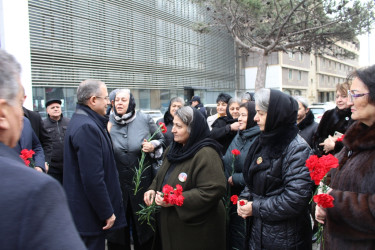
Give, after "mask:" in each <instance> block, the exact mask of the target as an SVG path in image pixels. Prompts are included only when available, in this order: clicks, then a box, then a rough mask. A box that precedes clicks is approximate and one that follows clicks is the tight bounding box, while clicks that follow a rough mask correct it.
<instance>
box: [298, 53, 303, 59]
mask: <svg viewBox="0 0 375 250" xmlns="http://www.w3.org/2000/svg"><path fill="white" fill-rule="evenodd" d="M298 58H299V60H300V61H302V59H303V57H302V53H301V52H300V53H299V55H298Z"/></svg>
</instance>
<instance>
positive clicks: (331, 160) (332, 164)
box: [319, 154, 339, 172]
mask: <svg viewBox="0 0 375 250" xmlns="http://www.w3.org/2000/svg"><path fill="white" fill-rule="evenodd" d="M319 163H320V164H321V165H322V166H324V167H325V168H326V170H327V172H328V171H329V170H330V169H331V168H337V166H338V165H339V160H338V159H337V158H336V157H334V156H333V155H331V154H329V155H323V156H322V157H320V158H319Z"/></svg>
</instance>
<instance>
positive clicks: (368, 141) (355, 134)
mask: <svg viewBox="0 0 375 250" xmlns="http://www.w3.org/2000/svg"><path fill="white" fill-rule="evenodd" d="M343 143H344V145H345V146H346V147H348V148H349V149H350V150H352V151H361V150H369V149H374V148H375V124H373V125H372V126H370V127H368V126H367V125H365V124H363V123H362V122H359V121H356V122H355V123H353V125H352V126H351V127H350V128H349V129H348V131H347V132H346V133H345V137H344V141H343Z"/></svg>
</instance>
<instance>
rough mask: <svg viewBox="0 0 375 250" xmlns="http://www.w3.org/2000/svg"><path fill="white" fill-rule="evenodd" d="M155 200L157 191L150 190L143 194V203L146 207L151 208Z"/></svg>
mask: <svg viewBox="0 0 375 250" xmlns="http://www.w3.org/2000/svg"><path fill="white" fill-rule="evenodd" d="M154 199H155V190H149V191H147V192H145V193H144V194H143V201H144V202H145V204H146V206H151V204H152V203H153V202H154Z"/></svg>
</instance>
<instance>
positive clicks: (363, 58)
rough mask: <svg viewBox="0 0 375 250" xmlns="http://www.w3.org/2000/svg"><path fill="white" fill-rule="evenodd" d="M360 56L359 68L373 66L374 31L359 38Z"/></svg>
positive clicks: (374, 62) (374, 52)
mask: <svg viewBox="0 0 375 250" xmlns="http://www.w3.org/2000/svg"><path fill="white" fill-rule="evenodd" d="M359 41H360V46H361V47H360V48H361V49H360V54H359V66H360V67H364V66H370V65H374V64H375V30H372V32H371V33H370V34H369V35H368V34H365V35H361V36H359Z"/></svg>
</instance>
